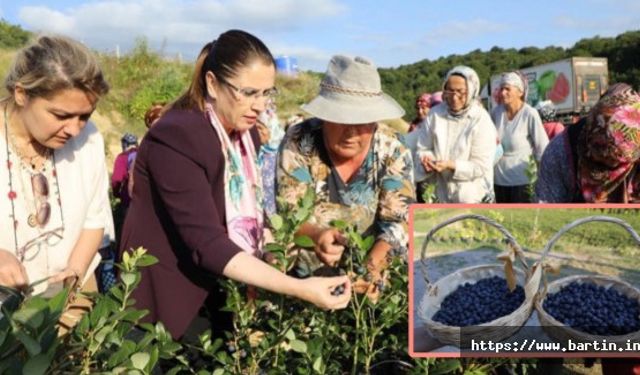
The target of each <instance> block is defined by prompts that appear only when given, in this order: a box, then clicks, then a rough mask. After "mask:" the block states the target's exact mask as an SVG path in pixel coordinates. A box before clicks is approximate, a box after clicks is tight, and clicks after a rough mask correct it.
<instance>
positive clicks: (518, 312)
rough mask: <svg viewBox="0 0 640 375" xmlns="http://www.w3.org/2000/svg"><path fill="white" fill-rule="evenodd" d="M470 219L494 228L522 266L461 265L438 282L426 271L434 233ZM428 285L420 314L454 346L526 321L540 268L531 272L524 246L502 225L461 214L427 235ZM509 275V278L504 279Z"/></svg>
mask: <svg viewBox="0 0 640 375" xmlns="http://www.w3.org/2000/svg"><path fill="white" fill-rule="evenodd" d="M468 219H474V220H479V221H481V222H483V223H485V224H488V225H491V226H493V227H495V228H496V229H498V230H499V231H500V232H501V233H502V234H503V235H504V237H505V238H504V242H505V243H506V244H507V246H508V247H509V249H510V250H512V251H513V254H514V258H513V259H514V260H517V261H519V263H520V265H521V267H513V265H512V264H511V263H509V264H506V263H505V264H500V263H496V264H485V265H477V266H471V267H467V268H462V269H459V270H457V271H455V272H453V273H451V274H449V275H446V276H444V277H442V278H440V279H439V280H437V281H436V282H433V283H432V282H430V281H429V280H428V277H427V271H426V262H427V261H428V260H427V258H426V249H427V246H428V243H429V241H430V239H431V238H432V237H433V235H434V234H435V232H437V231H438V230H440V229H442V228H443V227H445V226H447V225H449V224H452V223H454V222H457V221H461V220H468ZM421 263H422V273H423V275H424V279H425V282H426V284H427V288H426V292H425V295H424V297H423V299H422V302H421V303H420V308H419V309H420V317H421V318H422V320H423V321H424V322H425V325H426V328H427V330H428V331H429V333H430V334H431V336H433V337H434V338H435V339H437V340H438V341H440V342H441V343H443V344H448V345H454V346H457V347H460V348H462V347H467V346H469V345H470V340H468V338H470V337H473V338H475V339H482V340H493V341H500V340H503V339H505V338H508V337H510V336H512V335H513V334H514V333H515V332H516V331H518V330H519V329H520V327H521V326H522V325H523V324H524V323H525V322H526V321H527V320H528V319H529V316H530V315H531V311H532V309H533V301H534V297H535V295H536V293H537V291H538V287H539V285H540V284H539V283H540V277H541V272H540V270H539V268H538V269H537V270H536V271H535V272H530V270H529V267H528V265H527V262H526V259H525V258H524V255H523V252H522V249H521V248H520V246H519V245H518V243H517V241H516V240H515V238H513V236H511V234H510V233H509V232H508V231H507V230H506V229H505V228H504V227H502V225H500V224H498V223H496V222H495V221H493V220H491V219H489V218H486V217H484V216H481V215H475V214H465V215H460V216H456V217H453V218H451V219H448V220H445V221H443V222H442V223H440V224H438V225H436V226H434V227H433V228H432V229H431V230H430V231H429V233H428V234H427V236H426V238H425V241H424V243H423V247H422V253H421ZM510 276H511V277H512V282H511V283H509V282H508V281H507V279H508V278H509V277H510Z"/></svg>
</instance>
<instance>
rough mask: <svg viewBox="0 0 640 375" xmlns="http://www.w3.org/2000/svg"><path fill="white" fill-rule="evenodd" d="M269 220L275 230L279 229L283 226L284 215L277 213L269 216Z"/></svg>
mask: <svg viewBox="0 0 640 375" xmlns="http://www.w3.org/2000/svg"><path fill="white" fill-rule="evenodd" d="M269 221H270V222H271V227H272V228H273V230H279V229H280V228H282V216H280V215H278V214H275V215H273V216H271V217H270V218H269Z"/></svg>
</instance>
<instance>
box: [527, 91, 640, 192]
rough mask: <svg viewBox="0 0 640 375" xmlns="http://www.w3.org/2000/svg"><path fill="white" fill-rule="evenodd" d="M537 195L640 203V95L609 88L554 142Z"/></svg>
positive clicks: (545, 158)
mask: <svg viewBox="0 0 640 375" xmlns="http://www.w3.org/2000/svg"><path fill="white" fill-rule="evenodd" d="M535 193H536V201H538V202H544V203H584V202H586V203H640V96H639V95H638V93H637V92H636V91H634V90H633V89H632V88H631V86H629V85H627V84H625V83H617V84H615V85H612V86H611V87H609V89H608V90H607V91H606V92H605V94H604V95H603V96H602V97H601V98H600V100H599V101H598V103H596V105H595V106H594V107H593V108H592V109H591V111H589V113H588V114H587V116H586V117H584V118H583V119H582V120H580V121H579V122H578V123H577V124H574V125H571V126H569V127H568V128H567V129H566V130H565V131H564V132H563V133H562V134H560V135H559V136H557V137H555V138H554V139H553V140H552V141H551V143H550V144H549V146H548V147H547V150H545V152H544V154H543V155H542V162H541V164H540V169H539V171H538V180H537V182H536V187H535Z"/></svg>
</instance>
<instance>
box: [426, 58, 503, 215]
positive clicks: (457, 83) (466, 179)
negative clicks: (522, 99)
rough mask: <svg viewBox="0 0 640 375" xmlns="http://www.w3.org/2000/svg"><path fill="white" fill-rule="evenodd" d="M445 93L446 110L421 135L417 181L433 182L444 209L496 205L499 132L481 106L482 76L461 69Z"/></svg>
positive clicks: (437, 110)
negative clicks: (495, 163) (446, 206)
mask: <svg viewBox="0 0 640 375" xmlns="http://www.w3.org/2000/svg"><path fill="white" fill-rule="evenodd" d="M443 87H444V91H443V98H444V102H443V104H442V105H437V106H435V107H434V108H432V109H431V111H429V114H428V115H427V118H426V119H425V121H424V126H423V127H420V128H419V129H418V130H417V131H418V132H419V136H418V142H417V146H416V159H415V168H416V172H415V173H416V181H417V182H421V181H424V180H426V179H428V178H431V179H433V180H434V181H435V184H436V192H435V194H436V199H437V200H438V202H440V203H480V202H491V201H493V159H494V156H495V150H496V129H495V126H494V125H493V123H492V122H491V118H490V117H489V114H488V113H487V111H486V110H485V109H484V108H482V105H480V103H479V101H478V94H479V87H480V81H479V79H478V75H477V74H476V72H475V71H474V70H473V69H471V68H469V67H466V66H457V67H455V68H453V69H451V70H450V71H449V72H448V73H447V76H446V78H445V81H444V85H443Z"/></svg>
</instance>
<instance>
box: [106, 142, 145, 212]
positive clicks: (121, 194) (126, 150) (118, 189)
mask: <svg viewBox="0 0 640 375" xmlns="http://www.w3.org/2000/svg"><path fill="white" fill-rule="evenodd" d="M120 145H121V146H122V152H121V153H119V154H118V156H116V160H115V161H114V162H113V173H112V174H111V190H112V191H113V196H114V197H116V198H118V199H120V204H121V205H122V209H123V212H125V213H126V211H127V208H128V207H129V203H130V202H131V191H129V175H130V171H131V168H132V167H133V162H134V161H135V158H136V155H137V153H138V137H136V136H135V135H134V134H131V133H125V134H124V135H123V136H122V138H121V139H120Z"/></svg>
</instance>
